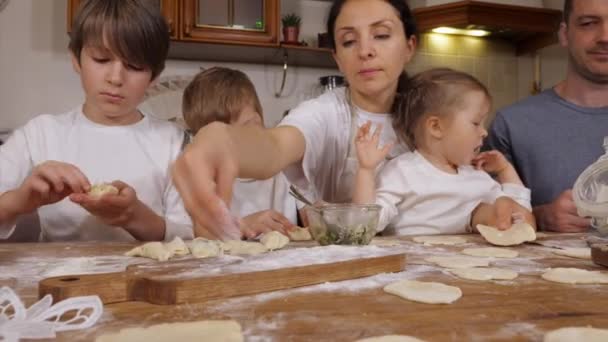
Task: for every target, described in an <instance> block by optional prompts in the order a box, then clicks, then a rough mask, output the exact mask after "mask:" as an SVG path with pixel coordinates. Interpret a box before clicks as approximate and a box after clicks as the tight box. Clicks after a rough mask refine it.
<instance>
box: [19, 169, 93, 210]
mask: <svg viewBox="0 0 608 342" xmlns="http://www.w3.org/2000/svg"><path fill="white" fill-rule="evenodd" d="M90 187H91V184H90V183H89V180H88V179H87V177H86V176H85V175H84V174H83V173H82V172H81V171H80V169H78V168H77V167H76V166H74V165H71V164H68V163H63V162H58V161H47V162H44V163H42V164H40V165H38V166H36V167H35V168H34V169H33V170H32V173H31V174H30V175H29V176H28V177H27V178H26V179H25V180H24V181H23V183H22V184H21V186H20V187H19V188H17V189H16V190H15V193H16V194H17V198H18V199H19V200H20V201H19V202H20V203H19V207H20V208H21V211H22V213H29V212H32V211H34V210H36V209H38V208H39V207H41V206H44V205H47V204H53V203H57V202H59V201H61V200H63V199H64V198H65V197H67V196H69V195H70V194H72V193H84V192H86V191H88V190H89V189H90Z"/></svg>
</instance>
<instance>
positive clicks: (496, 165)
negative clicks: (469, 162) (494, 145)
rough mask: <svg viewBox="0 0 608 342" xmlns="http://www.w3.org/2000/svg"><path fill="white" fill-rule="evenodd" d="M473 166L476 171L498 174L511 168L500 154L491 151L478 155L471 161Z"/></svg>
mask: <svg viewBox="0 0 608 342" xmlns="http://www.w3.org/2000/svg"><path fill="white" fill-rule="evenodd" d="M473 165H474V166H475V168H476V169H478V170H484V171H486V172H490V173H495V174H499V173H500V172H502V171H504V170H506V169H507V168H508V167H509V166H511V163H509V161H508V160H507V158H506V157H505V156H504V155H503V154H502V153H500V152H499V151H496V150H492V151H486V152H481V153H480V154H478V155H477V156H476V157H475V158H474V159H473Z"/></svg>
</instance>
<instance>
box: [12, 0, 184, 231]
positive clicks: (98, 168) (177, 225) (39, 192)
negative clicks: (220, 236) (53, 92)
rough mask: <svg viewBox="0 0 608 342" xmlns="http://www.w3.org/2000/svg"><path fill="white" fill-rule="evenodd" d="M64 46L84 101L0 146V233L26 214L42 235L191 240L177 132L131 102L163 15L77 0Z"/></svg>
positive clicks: (156, 55) (164, 35)
mask: <svg viewBox="0 0 608 342" xmlns="http://www.w3.org/2000/svg"><path fill="white" fill-rule="evenodd" d="M69 48H70V51H71V55H72V62H73V66H74V69H75V70H76V72H78V74H79V75H80V78H81V81H82V87H83V90H84V93H85V101H84V104H83V105H82V106H80V107H78V108H76V109H74V110H72V111H70V112H68V113H64V114H60V115H41V116H38V117H36V118H34V119H32V120H30V121H29V122H28V123H27V124H26V125H25V126H24V127H22V128H20V129H17V130H16V131H15V132H14V133H13V135H12V136H11V137H10V139H9V140H8V141H7V142H6V144H4V145H2V146H1V147H0V238H6V237H8V236H10V235H11V234H12V232H13V231H14V230H15V222H16V220H17V218H19V217H20V216H22V215H25V214H28V213H31V212H33V211H38V215H39V217H40V225H41V236H40V240H42V241H68V240H88V241H95V240H121V241H134V240H163V239H164V240H169V239H172V238H173V237H175V236H180V237H182V238H191V237H192V236H193V230H192V222H191V219H190V217H189V216H188V214H187V213H186V211H185V210H184V208H183V204H182V201H181V198H180V196H179V194H178V193H177V191H176V190H175V188H174V187H173V183H172V181H171V177H170V173H169V167H170V164H171V163H172V162H173V161H174V160H175V158H176V157H177V156H178V154H179V153H180V151H181V146H182V143H183V140H184V132H183V131H182V130H180V129H179V128H177V127H176V126H175V125H173V124H171V123H169V122H166V121H159V120H155V119H153V118H150V117H148V116H145V115H143V113H141V112H140V111H139V110H138V109H137V106H138V105H139V104H140V103H141V101H142V100H143V98H144V94H145V91H146V89H147V88H148V86H149V85H150V84H151V83H152V82H153V81H154V80H155V79H156V78H157V77H158V75H159V74H160V73H161V72H162V70H163V69H164V66H165V59H166V57H167V52H168V48H169V32H168V28H167V24H166V22H165V21H164V19H163V17H162V15H161V13H159V11H158V10H155V9H154V8H149V7H146V6H144V5H143V4H142V3H141V2H140V1H139V0H88V1H83V2H82V4H81V6H80V8H79V11H78V14H77V15H76V17H75V19H74V23H73V26H72V32H71V34H70V45H69ZM96 183H109V184H105V186H104V187H105V188H106V189H109V190H110V192H109V193H105V194H103V193H99V192H97V189H98V187H93V186H92V185H93V184H96ZM108 185H111V186H108Z"/></svg>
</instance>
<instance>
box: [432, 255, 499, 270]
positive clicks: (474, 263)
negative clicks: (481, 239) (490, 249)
mask: <svg viewBox="0 0 608 342" xmlns="http://www.w3.org/2000/svg"><path fill="white" fill-rule="evenodd" d="M424 260H426V261H428V262H432V263H434V264H437V265H439V266H441V267H445V268H471V267H484V266H488V265H489V264H490V260H488V259H484V258H474V257H468V256H449V257H443V256H434V257H429V258H426V259H424Z"/></svg>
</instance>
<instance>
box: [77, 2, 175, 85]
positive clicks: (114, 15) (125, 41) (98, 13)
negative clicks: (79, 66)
mask: <svg viewBox="0 0 608 342" xmlns="http://www.w3.org/2000/svg"><path fill="white" fill-rule="evenodd" d="M104 41H105V43H106V44H107V46H106V44H104ZM87 46H92V47H97V48H102V49H105V48H106V47H107V48H108V49H109V50H110V51H111V52H112V53H114V54H116V55H117V56H118V58H120V59H121V60H122V61H123V62H124V63H127V64H130V65H133V66H136V67H139V68H143V69H145V70H150V71H151V72H152V79H155V78H156V77H157V76H158V75H160V73H161V72H162V71H163V69H164V68H165V60H166V59H167V54H168V52H169V28H168V26H167V23H166V21H165V19H164V18H163V16H162V14H161V13H160V10H159V8H158V6H156V7H154V6H153V5H152V4H151V2H150V1H148V0H84V1H83V2H82V3H81V5H80V7H79V8H78V12H77V14H76V16H75V17H74V21H73V22H72V30H71V33H70V44H69V49H70V51H72V53H73V54H74V56H75V57H76V59H77V60H78V62H79V63H80V54H81V52H82V49H83V48H84V47H87Z"/></svg>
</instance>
